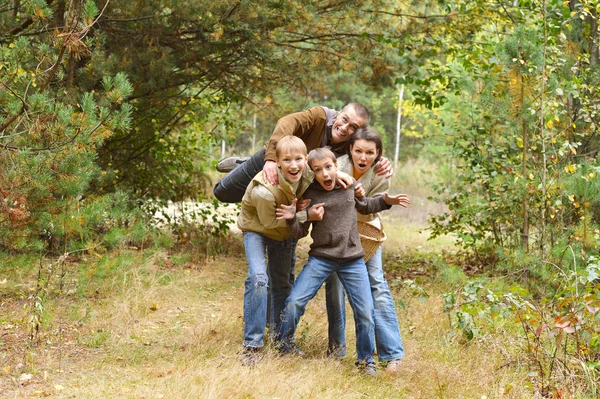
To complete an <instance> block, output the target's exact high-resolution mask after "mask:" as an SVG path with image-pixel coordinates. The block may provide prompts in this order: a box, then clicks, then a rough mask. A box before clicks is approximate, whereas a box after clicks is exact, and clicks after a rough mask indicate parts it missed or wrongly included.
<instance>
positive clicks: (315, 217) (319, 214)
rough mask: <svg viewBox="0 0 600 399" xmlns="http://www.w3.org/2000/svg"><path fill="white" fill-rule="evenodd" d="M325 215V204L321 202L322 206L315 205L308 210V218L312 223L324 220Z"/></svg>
mask: <svg viewBox="0 0 600 399" xmlns="http://www.w3.org/2000/svg"><path fill="white" fill-rule="evenodd" d="M324 214H325V204H324V203H323V202H321V203H320V204H314V205H313V206H311V207H310V208H308V218H307V220H310V221H312V222H318V221H319V220H323V215H324Z"/></svg>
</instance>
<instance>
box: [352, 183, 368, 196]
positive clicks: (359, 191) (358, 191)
mask: <svg viewBox="0 0 600 399" xmlns="http://www.w3.org/2000/svg"><path fill="white" fill-rule="evenodd" d="M365 194H366V191H365V188H364V187H363V185H362V183H356V186H354V196H355V197H356V198H362V197H364V196H365Z"/></svg>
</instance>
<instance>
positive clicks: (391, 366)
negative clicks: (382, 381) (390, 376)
mask: <svg viewBox="0 0 600 399" xmlns="http://www.w3.org/2000/svg"><path fill="white" fill-rule="evenodd" d="M401 367H402V359H394V360H390V361H389V362H388V364H387V366H385V371H386V372H388V373H397V372H398V371H400V368H401Z"/></svg>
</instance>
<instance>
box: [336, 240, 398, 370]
mask: <svg viewBox="0 0 600 399" xmlns="http://www.w3.org/2000/svg"><path fill="white" fill-rule="evenodd" d="M367 272H368V273H369V283H370V285H371V294H372V296H373V306H374V308H375V343H376V347H377V354H378V355H379V359H380V360H382V361H390V360H395V359H402V358H403V357H404V347H403V346H402V337H401V335H400V327H399V325H398V317H397V316H396V308H395V307H394V300H393V299H392V294H391V293H390V288H389V286H388V283H387V281H386V280H385V276H384V275H383V265H382V260H381V248H379V249H378V250H377V252H375V254H374V255H373V256H372V257H371V259H369V261H368V262H367ZM325 292H326V294H325V297H326V301H327V319H328V321H329V353H331V354H333V355H337V356H340V357H341V356H344V355H345V354H346V306H345V295H344V289H343V285H342V283H341V281H340V279H339V278H338V276H337V275H336V274H335V273H334V274H332V275H331V276H330V277H329V278H328V279H327V283H326V285H325Z"/></svg>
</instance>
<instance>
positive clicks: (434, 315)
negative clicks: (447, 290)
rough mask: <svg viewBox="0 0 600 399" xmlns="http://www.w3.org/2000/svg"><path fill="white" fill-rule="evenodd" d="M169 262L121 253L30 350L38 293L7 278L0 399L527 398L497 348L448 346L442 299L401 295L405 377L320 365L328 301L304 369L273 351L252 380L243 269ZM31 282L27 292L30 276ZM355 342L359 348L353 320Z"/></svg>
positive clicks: (312, 328)
mask: <svg viewBox="0 0 600 399" xmlns="http://www.w3.org/2000/svg"><path fill="white" fill-rule="evenodd" d="M388 244H389V243H386V246H387V245H388ZM306 245H307V243H306V242H303V243H302V245H301V249H300V251H299V252H300V253H301V255H302V256H301V257H302V258H305V256H304V255H303V252H304V250H305V248H306ZM168 258H169V256H168V255H167V254H166V253H164V252H160V251H158V252H156V253H154V254H151V255H148V254H146V255H144V254H142V253H137V252H136V253H134V252H126V253H122V254H120V259H122V260H123V262H122V263H119V262H118V260H115V261H114V263H111V264H110V265H108V263H107V264H106V265H105V266H104V267H107V268H108V267H109V266H110V268H111V270H112V273H111V274H105V275H104V277H102V278H100V277H98V276H95V277H94V276H91V275H88V276H87V278H89V279H91V281H90V282H89V283H88V285H87V287H88V290H87V291H86V292H85V293H82V294H81V295H76V294H70V295H65V294H62V295H61V296H54V297H53V298H52V299H47V300H46V301H45V303H44V306H45V313H46V314H47V317H46V319H45V324H44V325H43V327H42V330H41V332H40V334H39V336H38V340H37V342H35V343H33V342H31V341H30V340H29V339H28V338H27V328H28V324H27V318H28V314H29V313H30V307H29V306H28V305H29V303H30V300H28V299H26V295H24V293H26V292H30V291H31V284H25V285H24V286H19V287H17V286H16V285H17V284H24V282H25V281H27V278H25V276H22V277H20V279H19V280H18V281H17V280H16V279H17V277H16V275H10V276H8V281H7V283H6V284H4V285H3V286H2V287H3V288H2V289H3V291H0V293H1V298H2V308H1V309H2V315H3V316H2V323H3V324H2V330H1V331H2V341H1V342H0V344H1V345H2V346H1V354H0V361H1V365H2V369H0V373H1V380H0V392H1V394H0V397H2V398H34V397H46V396H51V397H55V398H205V399H209V398H335V399H339V398H364V397H369V398H482V397H484V396H486V397H488V398H500V397H502V398H509V397H510V398H521V397H523V398H525V397H529V394H528V392H529V391H528V390H527V389H525V388H523V387H524V385H523V384H522V383H521V381H522V380H523V377H522V375H520V374H518V373H517V372H516V371H514V370H512V369H510V368H502V367H500V366H501V365H502V363H503V361H504V360H503V358H502V356H501V352H500V350H495V349H493V348H495V347H496V346H494V345H479V344H477V343H473V344H470V345H466V346H465V345H460V344H458V343H456V342H455V341H453V340H450V339H449V338H448V336H449V327H448V323H447V319H446V318H445V316H444V315H443V314H442V312H441V308H442V306H441V300H440V298H431V299H430V300H428V301H426V302H424V303H423V302H420V301H418V300H416V299H413V298H411V297H409V296H407V295H406V294H405V293H403V292H396V293H395V296H396V297H397V298H398V299H402V301H403V302H405V303H406V308H405V309H404V310H399V311H398V312H399V313H398V314H399V317H400V320H401V326H402V330H403V334H404V335H403V338H404V344H405V348H406V352H407V357H406V360H405V362H404V367H403V369H402V371H401V372H400V373H398V374H388V373H385V371H383V372H382V373H381V375H380V376H379V377H376V378H367V377H364V376H362V375H361V374H359V373H358V372H357V370H356V368H355V367H354V365H353V356H354V355H353V354H354V350H353V349H352V350H351V351H350V353H349V355H348V356H347V358H346V359H344V360H331V359H327V358H326V357H325V348H326V316H325V307H324V298H323V297H322V293H320V294H319V296H318V297H317V298H316V299H315V300H313V301H312V302H311V303H310V304H309V307H308V309H307V313H306V315H305V317H304V318H303V321H302V323H301V325H300V327H299V331H298V334H297V338H298V341H299V344H300V345H301V346H302V347H303V348H304V349H305V350H306V352H307V355H308V356H307V358H304V359H298V358H294V357H283V358H282V357H278V356H277V354H276V353H275V351H273V350H272V349H270V348H269V349H268V350H267V352H266V353H267V354H266V357H265V359H264V360H263V361H262V362H261V363H260V364H259V366H258V367H257V368H254V369H249V368H246V367H243V366H242V365H241V363H240V355H239V354H240V350H241V340H242V322H243V320H242V298H243V281H244V278H245V268H246V266H245V262H244V259H243V258H242V257H222V258H219V259H217V260H216V261H214V262H209V263H203V264H193V263H187V264H185V265H182V266H181V267H177V268H174V267H170V266H169V265H170V263H169V261H168ZM302 261H303V260H302V259H301V260H299V262H298V263H299V265H301V264H302ZM107 265H108V266H107ZM88 268H92V269H93V267H91V266H90V265H88ZM100 269H101V268H100V267H99V266H98V265H96V268H95V270H96V271H98V270H100ZM72 271H73V273H74V269H73V270H72ZM30 272H31V275H30V276H29V281H31V279H32V278H33V276H34V274H35V273H34V272H35V268H34V267H32V268H31V269H30ZM79 276H80V278H81V274H79ZM94 279H95V280H94ZM73 284H76V282H75V281H74V280H73ZM19 298H20V299H19ZM348 336H349V339H350V341H351V342H350V347H352V345H353V342H354V341H353V340H354V338H353V323H352V321H351V320H349V321H348ZM505 391H507V392H506V393H505Z"/></svg>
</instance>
